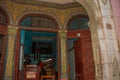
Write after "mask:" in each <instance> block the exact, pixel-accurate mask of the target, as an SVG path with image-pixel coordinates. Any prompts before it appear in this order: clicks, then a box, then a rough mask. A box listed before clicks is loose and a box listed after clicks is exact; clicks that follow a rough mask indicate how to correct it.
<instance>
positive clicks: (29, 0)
mask: <svg viewBox="0 0 120 80" xmlns="http://www.w3.org/2000/svg"><path fill="white" fill-rule="evenodd" d="M11 1H14V2H16V3H20V4H28V5H37V6H40V7H51V8H58V9H67V8H76V7H82V6H81V5H80V4H79V3H78V2H70V3H65V4H59V3H53V2H48V1H39V0H38V1H37V0H11Z"/></svg>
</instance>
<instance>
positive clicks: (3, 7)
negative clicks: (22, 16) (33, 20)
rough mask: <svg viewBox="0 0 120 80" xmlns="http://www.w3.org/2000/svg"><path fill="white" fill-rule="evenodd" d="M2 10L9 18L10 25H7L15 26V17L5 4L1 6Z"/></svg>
mask: <svg viewBox="0 0 120 80" xmlns="http://www.w3.org/2000/svg"><path fill="white" fill-rule="evenodd" d="M0 8H1V9H2V10H3V11H4V13H5V15H6V17H7V20H8V23H7V25H8V24H9V25H14V22H13V16H12V14H11V13H10V12H9V10H8V9H7V8H6V7H5V6H4V5H3V4H0Z"/></svg>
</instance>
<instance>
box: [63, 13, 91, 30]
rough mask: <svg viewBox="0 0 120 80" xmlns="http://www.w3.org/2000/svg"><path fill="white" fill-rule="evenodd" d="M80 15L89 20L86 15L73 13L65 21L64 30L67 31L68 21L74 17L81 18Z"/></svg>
mask: <svg viewBox="0 0 120 80" xmlns="http://www.w3.org/2000/svg"><path fill="white" fill-rule="evenodd" d="M82 15H83V16H84V17H87V18H88V19H89V16H88V14H81V13H80V12H78V13H74V14H72V15H70V16H69V17H68V18H67V19H66V21H65V24H64V25H65V27H64V28H65V29H67V28H68V26H67V25H68V24H69V21H70V20H71V19H73V18H74V17H76V16H81V17H82Z"/></svg>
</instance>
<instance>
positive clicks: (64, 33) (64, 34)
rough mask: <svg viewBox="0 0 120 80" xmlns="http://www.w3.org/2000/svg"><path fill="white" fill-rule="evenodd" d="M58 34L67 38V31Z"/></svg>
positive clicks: (60, 31)
mask: <svg viewBox="0 0 120 80" xmlns="http://www.w3.org/2000/svg"><path fill="white" fill-rule="evenodd" d="M58 33H59V36H60V37H66V34H67V30H59V31H58Z"/></svg>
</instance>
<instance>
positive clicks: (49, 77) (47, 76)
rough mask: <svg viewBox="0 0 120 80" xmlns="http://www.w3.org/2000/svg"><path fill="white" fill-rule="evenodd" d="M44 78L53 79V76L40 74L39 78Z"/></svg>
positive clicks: (42, 79)
mask: <svg viewBox="0 0 120 80" xmlns="http://www.w3.org/2000/svg"><path fill="white" fill-rule="evenodd" d="M44 79H52V80H55V76H54V75H42V76H41V79H40V80H44Z"/></svg>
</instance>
